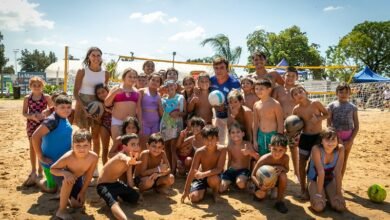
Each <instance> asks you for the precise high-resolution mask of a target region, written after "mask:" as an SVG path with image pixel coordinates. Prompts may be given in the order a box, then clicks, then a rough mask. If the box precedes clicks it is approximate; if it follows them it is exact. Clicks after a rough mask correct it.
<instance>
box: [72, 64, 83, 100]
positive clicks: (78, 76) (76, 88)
mask: <svg viewBox="0 0 390 220" xmlns="http://www.w3.org/2000/svg"><path fill="white" fill-rule="evenodd" d="M84 74H85V72H84V69H79V70H78V71H77V74H76V79H75V81H74V87H73V97H74V98H75V99H76V101H77V102H79V103H82V102H81V99H80V96H79V92H80V89H81V84H82V83H83V78H84Z"/></svg>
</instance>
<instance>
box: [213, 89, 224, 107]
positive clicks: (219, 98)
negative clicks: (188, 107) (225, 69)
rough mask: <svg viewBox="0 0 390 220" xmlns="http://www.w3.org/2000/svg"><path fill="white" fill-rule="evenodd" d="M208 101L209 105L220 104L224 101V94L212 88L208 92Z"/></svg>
mask: <svg viewBox="0 0 390 220" xmlns="http://www.w3.org/2000/svg"><path fill="white" fill-rule="evenodd" d="M209 103H210V105H211V106H220V105H222V104H223V103H225V95H224V94H223V93H222V92H221V91H219V90H214V91H212V92H210V94H209Z"/></svg>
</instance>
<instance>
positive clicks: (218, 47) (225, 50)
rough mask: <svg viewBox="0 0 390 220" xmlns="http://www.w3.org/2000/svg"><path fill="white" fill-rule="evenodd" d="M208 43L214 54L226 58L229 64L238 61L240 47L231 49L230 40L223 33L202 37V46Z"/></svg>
mask: <svg viewBox="0 0 390 220" xmlns="http://www.w3.org/2000/svg"><path fill="white" fill-rule="evenodd" d="M206 44H210V45H211V47H212V48H213V49H214V50H215V55H214V56H222V57H224V58H226V59H227V60H228V61H229V62H230V63H231V64H237V63H238V62H239V61H240V56H241V51H242V48H241V47H236V48H234V49H233V50H232V49H231V48H230V40H229V38H228V37H227V36H226V35H224V34H218V35H216V36H215V37H211V38H206V39H204V40H203V41H202V42H201V43H200V45H202V46H203V47H204V46H205V45H206Z"/></svg>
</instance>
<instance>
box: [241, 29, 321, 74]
mask: <svg viewBox="0 0 390 220" xmlns="http://www.w3.org/2000/svg"><path fill="white" fill-rule="evenodd" d="M247 46H248V50H249V52H250V53H253V52H255V51H257V50H261V51H263V52H264V53H265V54H266V55H267V62H268V64H269V65H276V64H277V63H279V62H280V60H282V59H283V58H284V59H286V60H287V62H288V63H289V64H290V65H293V66H302V65H303V66H318V65H322V64H323V62H324V59H323V58H322V57H321V55H320V53H319V51H318V49H319V45H318V44H315V43H312V44H309V39H308V38H307V36H306V33H305V32H302V31H301V29H300V28H299V27H298V26H295V25H294V26H292V27H290V28H287V29H285V30H282V31H281V32H280V33H279V34H276V33H272V32H265V31H264V30H257V31H254V32H253V33H251V34H249V35H248V36H247ZM248 63H249V64H252V59H251V57H250V56H249V57H248ZM251 71H253V70H251ZM312 72H313V74H314V78H315V79H321V78H323V77H324V76H323V72H324V70H313V71H312Z"/></svg>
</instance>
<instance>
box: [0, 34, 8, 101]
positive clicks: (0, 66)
mask: <svg viewBox="0 0 390 220" xmlns="http://www.w3.org/2000/svg"><path fill="white" fill-rule="evenodd" d="M2 40H3V35H2V34H1V32H0V76H1V86H0V87H1V92H0V94H1V96H3V73H4V67H5V65H6V64H7V62H8V58H6V57H5V55H4V51H5V47H4V44H2V43H1V41H2Z"/></svg>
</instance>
